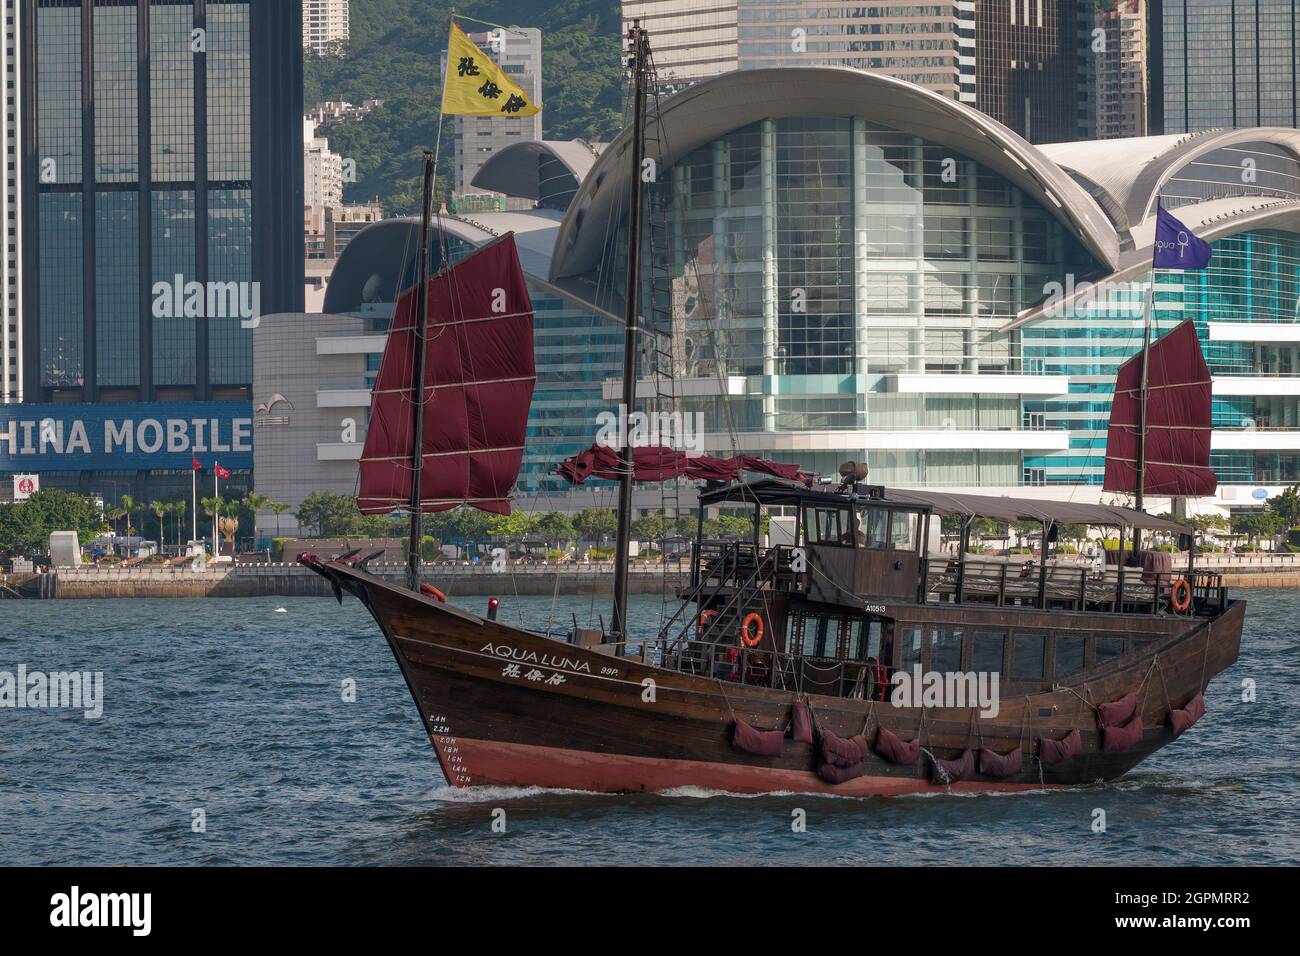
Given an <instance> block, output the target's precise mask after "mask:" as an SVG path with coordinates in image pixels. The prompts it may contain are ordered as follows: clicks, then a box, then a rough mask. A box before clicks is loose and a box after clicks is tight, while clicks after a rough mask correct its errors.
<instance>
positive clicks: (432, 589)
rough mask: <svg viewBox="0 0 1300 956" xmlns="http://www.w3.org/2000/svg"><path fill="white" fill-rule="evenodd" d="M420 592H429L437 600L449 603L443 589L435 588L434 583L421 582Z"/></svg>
mask: <svg viewBox="0 0 1300 956" xmlns="http://www.w3.org/2000/svg"><path fill="white" fill-rule="evenodd" d="M420 593H421V594H427V595H428V596H429V597H431V598H433V599H434V600H435V601H441V602H442V603H443V604H446V603H447V595H445V594H443V593H442V592H441V591H439V590H438V589H437V588H435V587H434V586H433V585H432V584H421V585H420Z"/></svg>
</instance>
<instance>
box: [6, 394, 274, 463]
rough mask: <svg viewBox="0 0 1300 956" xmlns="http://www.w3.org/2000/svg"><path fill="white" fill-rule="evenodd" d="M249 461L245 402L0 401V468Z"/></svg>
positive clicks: (249, 420) (249, 418) (249, 415)
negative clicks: (2, 402)
mask: <svg viewBox="0 0 1300 956" xmlns="http://www.w3.org/2000/svg"><path fill="white" fill-rule="evenodd" d="M194 459H198V461H199V463H200V464H201V465H202V466H203V470H204V471H205V472H207V471H211V469H212V467H213V464H214V463H219V464H220V465H221V466H222V467H223V468H229V469H232V470H233V469H240V470H243V469H250V468H252V467H253V403H252V402H129V403H113V404H104V405H0V472H31V473H33V474H40V473H41V472H55V471H87V470H88V471H189V470H190V466H191V462H192V461H193V460H194Z"/></svg>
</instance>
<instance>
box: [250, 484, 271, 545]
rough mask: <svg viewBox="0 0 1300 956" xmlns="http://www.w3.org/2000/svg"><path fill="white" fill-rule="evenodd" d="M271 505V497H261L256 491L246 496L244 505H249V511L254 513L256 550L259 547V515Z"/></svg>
mask: <svg viewBox="0 0 1300 956" xmlns="http://www.w3.org/2000/svg"><path fill="white" fill-rule="evenodd" d="M270 503H271V496H270V495H259V494H258V493H257V492H255V491H250V492H249V493H248V494H246V495H244V504H245V505H247V506H248V510H249V511H251V512H252V513H253V547H255V548H256V547H257V513H258V512H259V511H263V510H265V509H266V506H267V505H269V504H270Z"/></svg>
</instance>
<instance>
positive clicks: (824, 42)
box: [623, 0, 976, 103]
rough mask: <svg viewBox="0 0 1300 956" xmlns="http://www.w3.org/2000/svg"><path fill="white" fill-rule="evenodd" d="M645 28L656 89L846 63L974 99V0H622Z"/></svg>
mask: <svg viewBox="0 0 1300 956" xmlns="http://www.w3.org/2000/svg"><path fill="white" fill-rule="evenodd" d="M634 18H640V20H641V25H642V26H644V27H645V28H646V29H648V30H649V31H650V46H651V49H652V50H653V52H654V58H655V67H656V70H657V73H658V80H659V88H660V90H661V91H663V92H671V91H675V90H678V89H683V88H685V87H687V86H689V85H691V84H692V83H695V82H698V81H700V80H703V79H707V78H708V77H711V76H716V75H718V74H720V73H726V72H729V71H731V70H736V69H761V68H764V67H775V66H847V67H853V68H855V69H860V70H872V71H874V72H878V73H885V74H887V75H889V76H896V77H898V78H899V79H903V80H908V81H909V82H912V83H916V84H917V85H919V86H924V87H927V88H928V89H932V90H934V91H935V92H937V93H940V94H942V95H944V96H947V97H949V98H950V99H960V100H961V101H963V102H966V103H973V102H975V82H976V77H975V67H976V63H975V3H974V2H973V0H955V2H941V3H937V4H936V3H913V2H894V3H873V4H859V5H846V4H843V3H837V2H832V0H740V2H738V3H736V4H734V5H732V6H730V7H726V6H724V7H708V6H705V7H701V6H700V5H699V4H697V3H693V2H687V0H626V2H624V3H623V20H624V26H625V27H626V26H628V25H630V23H631V21H632V20H633V19H634Z"/></svg>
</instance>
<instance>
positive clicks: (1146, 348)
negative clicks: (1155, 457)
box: [1120, 268, 1156, 562]
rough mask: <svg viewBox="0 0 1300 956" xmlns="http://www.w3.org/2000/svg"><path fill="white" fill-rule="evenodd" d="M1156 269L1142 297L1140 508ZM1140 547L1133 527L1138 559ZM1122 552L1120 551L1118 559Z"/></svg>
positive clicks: (1137, 504) (1137, 497)
mask: <svg viewBox="0 0 1300 956" xmlns="http://www.w3.org/2000/svg"><path fill="white" fill-rule="evenodd" d="M1155 299H1156V270H1155V269H1154V268H1152V270H1151V285H1150V287H1148V289H1147V291H1146V294H1145V295H1144V296H1143V297H1142V387H1141V389H1140V390H1139V392H1138V433H1137V487H1136V489H1134V500H1133V505H1134V507H1135V508H1137V510H1138V511H1141V510H1142V504H1143V489H1144V487H1145V485H1146V483H1147V373H1148V365H1149V363H1150V361H1151V312H1152V310H1153V309H1155ZM1141 548H1142V529H1141V528H1134V529H1133V558H1134V560H1137V559H1138V552H1139V551H1140V550H1141ZM1123 560H1124V554H1123V552H1122V551H1121V552H1120V561H1121V562H1122V561H1123Z"/></svg>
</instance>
